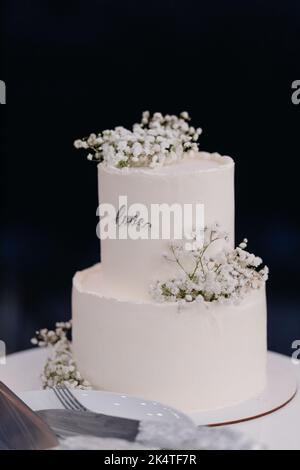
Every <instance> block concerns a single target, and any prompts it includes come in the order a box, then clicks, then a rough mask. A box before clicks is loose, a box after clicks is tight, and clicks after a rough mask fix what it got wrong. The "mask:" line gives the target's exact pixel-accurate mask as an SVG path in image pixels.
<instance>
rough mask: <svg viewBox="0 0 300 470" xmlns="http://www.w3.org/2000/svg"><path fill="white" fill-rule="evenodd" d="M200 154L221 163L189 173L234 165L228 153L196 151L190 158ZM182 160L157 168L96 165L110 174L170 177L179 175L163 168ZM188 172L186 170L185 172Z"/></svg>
mask: <svg viewBox="0 0 300 470" xmlns="http://www.w3.org/2000/svg"><path fill="white" fill-rule="evenodd" d="M197 156H200V157H201V159H203V160H212V161H216V162H218V163H220V164H221V165H220V166H218V167H214V168H199V169H198V170H195V169H193V171H191V173H196V174H198V173H210V172H214V171H220V170H221V169H223V168H230V167H233V166H234V160H233V158H232V157H229V156H228V155H221V154H219V153H217V152H213V153H209V152H198V153H197V154H196V155H193V157H192V158H197ZM182 161H184V160H180V162H175V163H173V164H169V165H165V166H162V167H159V168H148V167H140V168H132V167H125V168H116V167H114V166H108V165H105V164H103V163H102V162H101V163H99V164H98V165H97V167H98V171H100V170H101V171H103V173H108V174H112V175H119V176H125V175H140V176H152V177H153V176H157V177H161V178H162V177H166V176H167V177H170V178H176V177H178V176H181V175H180V174H179V175H178V174H176V173H166V172H165V171H164V170H165V168H167V167H170V166H176V165H177V164H178V163H182ZM187 173H188V172H187Z"/></svg>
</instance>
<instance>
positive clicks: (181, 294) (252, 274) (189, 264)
mask: <svg viewBox="0 0 300 470" xmlns="http://www.w3.org/2000/svg"><path fill="white" fill-rule="evenodd" d="M226 239H227V234H225V233H224V232H221V231H220V229H219V227H218V225H217V224H215V225H214V226H212V227H210V228H208V227H207V228H206V229H205V230H204V243H203V246H202V247H201V248H199V247H197V246H196V245H194V246H195V249H192V250H186V248H185V244H184V243H182V244H175V243H172V244H171V256H169V255H165V258H167V260H169V261H173V262H176V263H177V265H178V268H179V269H180V270H181V272H182V276H181V277H178V278H176V279H171V280H169V281H167V282H165V281H164V282H162V281H157V282H156V283H155V284H154V285H152V286H151V289H150V290H151V294H152V296H153V298H154V299H155V300H156V301H158V302H179V304H185V303H188V302H193V301H196V302H200V303H202V302H219V303H227V302H228V303H231V302H234V303H237V302H239V301H240V300H241V299H242V298H243V297H244V295H245V294H246V293H247V292H249V291H250V290H252V289H258V288H260V287H261V286H262V285H263V283H264V282H265V281H266V280H267V279H268V272H269V270H268V268H267V267H266V266H265V267H263V268H261V267H260V266H261V264H262V259H261V258H259V257H258V256H255V255H254V254H252V253H249V252H248V251H246V248H247V243H248V241H247V239H244V240H243V242H242V243H240V245H239V246H238V247H237V248H235V249H228V248H226V244H225V243H224V245H223V247H222V249H221V250H216V251H217V253H216V254H215V253H214V250H211V247H212V246H213V245H214V244H215V243H216V242H217V241H218V240H223V241H226ZM219 243H220V242H219Z"/></svg>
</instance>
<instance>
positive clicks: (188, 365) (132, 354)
mask: <svg viewBox="0 0 300 470" xmlns="http://www.w3.org/2000/svg"><path fill="white" fill-rule="evenodd" d="M102 274H103V273H102V267H101V265H96V266H94V267H93V268H90V269H88V270H85V271H83V272H79V273H77V274H76V276H75V278H74V284H73V307H72V308H73V344H74V355H75V359H76V361H77V364H78V368H79V370H80V372H81V373H82V374H83V375H84V377H85V378H86V379H87V380H88V381H89V382H91V384H92V385H93V386H95V387H96V388H99V389H102V390H108V391H114V392H120V393H127V394H132V395H136V396H141V397H145V398H147V399H150V400H156V401H160V402H162V403H166V404H169V405H173V406H174V407H177V408H180V409H182V410H184V411H192V410H198V409H214V408H219V407H224V406H230V405H233V404H235V403H237V402H240V401H243V400H247V399H249V398H251V397H253V396H255V395H257V394H259V393H260V392H261V391H262V390H263V388H264V387H265V381H266V350H267V348H266V300H265V290H264V288H261V289H258V290H256V291H253V292H251V293H249V294H248V295H247V296H246V297H245V299H244V300H242V301H241V303H240V304H239V305H219V304H213V305H210V306H209V308H207V307H206V306H205V305H203V304H201V305H199V304H197V303H195V302H193V303H191V304H188V305H186V306H185V307H183V308H182V309H178V305H176V304H169V303H164V304H159V303H155V302H150V301H149V300H147V301H145V302H142V301H139V302H137V301H136V299H135V298H134V297H133V298H132V299H129V298H127V300H124V299H122V298H119V297H117V295H116V294H115V290H116V289H115V288H113V287H111V288H110V289H109V288H108V286H107V283H106V284H105V283H103V275H102ZM97 279H98V282H97Z"/></svg>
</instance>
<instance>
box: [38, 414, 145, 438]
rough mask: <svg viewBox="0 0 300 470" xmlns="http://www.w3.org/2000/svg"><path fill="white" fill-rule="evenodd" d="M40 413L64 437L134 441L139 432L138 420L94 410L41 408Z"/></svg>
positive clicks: (57, 433)
mask: <svg viewBox="0 0 300 470" xmlns="http://www.w3.org/2000/svg"><path fill="white" fill-rule="evenodd" d="M38 415H39V416H40V417H41V418H42V419H43V421H45V422H46V423H48V425H49V426H50V428H51V429H52V430H53V431H54V432H55V433H56V435H58V436H60V437H64V438H66V437H71V436H75V435H78V434H81V435H89V436H95V437H102V438H104V437H105V438H114V439H125V440H127V441H131V442H134V441H135V439H136V437H137V435H138V433H139V425H140V422H139V421H137V420H134V419H127V418H120V417H118V416H109V415H105V414H102V413H94V412H92V411H76V410H41V411H38Z"/></svg>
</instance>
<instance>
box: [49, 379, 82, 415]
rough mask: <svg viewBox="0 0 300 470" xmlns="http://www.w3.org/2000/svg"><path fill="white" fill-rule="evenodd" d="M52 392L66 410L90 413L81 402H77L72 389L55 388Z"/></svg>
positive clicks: (61, 386)
mask: <svg viewBox="0 0 300 470" xmlns="http://www.w3.org/2000/svg"><path fill="white" fill-rule="evenodd" d="M52 390H53V391H54V393H55V395H56V397H57V398H58V400H59V401H60V403H61V404H62V405H63V407H64V408H65V410H75V411H89V410H88V409H87V408H86V407H85V406H83V405H82V403H80V401H78V400H77V398H76V397H75V396H74V395H73V393H72V392H71V390H70V388H68V387H66V386H65V385H60V386H59V387H53V388H52Z"/></svg>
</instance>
